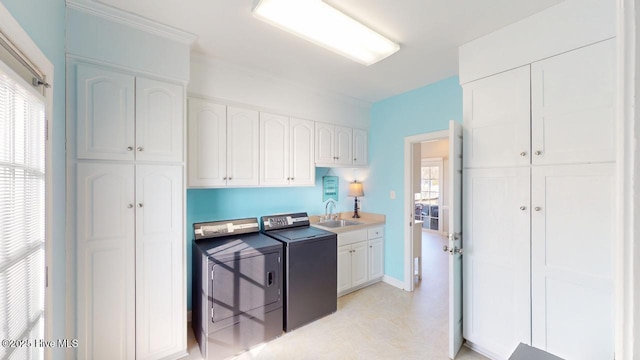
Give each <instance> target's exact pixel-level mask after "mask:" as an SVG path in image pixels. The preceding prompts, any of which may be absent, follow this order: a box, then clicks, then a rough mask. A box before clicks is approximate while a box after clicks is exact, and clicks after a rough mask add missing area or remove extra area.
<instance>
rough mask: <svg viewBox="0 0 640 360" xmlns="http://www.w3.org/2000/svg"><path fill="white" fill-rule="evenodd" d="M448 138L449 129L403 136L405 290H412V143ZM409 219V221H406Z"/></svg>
mask: <svg viewBox="0 0 640 360" xmlns="http://www.w3.org/2000/svg"><path fill="white" fill-rule="evenodd" d="M439 139H449V130H442V131H434V132H430V133H425V134H418V135H412V136H407V137H405V138H404V195H403V197H404V211H403V213H404V218H405V221H403V223H404V225H403V229H404V289H405V290H407V291H413V289H414V287H413V276H412V274H413V266H414V265H413V260H412V259H413V246H412V245H413V243H412V239H411V237H412V235H413V231H412V230H413V227H412V226H410V225H409V224H410V222H413V201H414V200H413V193H412V191H411V189H412V186H411V180H412V176H411V167H412V164H413V162H412V161H411V160H412V157H413V151H412V146H411V145H412V144H414V143H419V142H423V141H428V140H439ZM406 220H409V221H406Z"/></svg>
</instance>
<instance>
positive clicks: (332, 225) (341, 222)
mask: <svg viewBox="0 0 640 360" xmlns="http://www.w3.org/2000/svg"><path fill="white" fill-rule="evenodd" d="M360 224H361V223H359V222H357V221H352V220H329V221H323V222H319V223H318V225H321V226H324V227H328V228H339V227H345V226H353V225H360Z"/></svg>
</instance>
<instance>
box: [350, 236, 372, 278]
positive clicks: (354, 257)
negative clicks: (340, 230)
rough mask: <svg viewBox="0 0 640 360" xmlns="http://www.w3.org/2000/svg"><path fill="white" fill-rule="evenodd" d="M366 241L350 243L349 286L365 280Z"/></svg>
mask: <svg viewBox="0 0 640 360" xmlns="http://www.w3.org/2000/svg"><path fill="white" fill-rule="evenodd" d="M368 260H369V255H368V251H367V242H366V241H363V242H359V243H356V244H353V245H351V286H358V285H361V284H364V283H366V282H367V280H368V278H367V275H368V274H369V265H368V264H367V262H368Z"/></svg>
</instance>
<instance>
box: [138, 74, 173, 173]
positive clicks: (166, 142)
mask: <svg viewBox="0 0 640 360" xmlns="http://www.w3.org/2000/svg"><path fill="white" fill-rule="evenodd" d="M183 103H184V90H183V88H182V86H180V85H175V84H169V83H166V82H161V81H156V80H150V79H145V78H137V79H136V149H135V152H136V160H149V161H174V162H182V161H183V159H182V152H183V137H184V126H183V124H184V109H183Z"/></svg>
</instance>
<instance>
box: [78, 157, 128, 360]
mask: <svg viewBox="0 0 640 360" xmlns="http://www.w3.org/2000/svg"><path fill="white" fill-rule="evenodd" d="M77 184H78V193H77V194H78V198H77V204H78V207H77V211H78V221H77V224H78V228H77V229H78V234H77V239H78V240H77V241H78V244H77V255H76V256H77V281H78V288H77V300H76V303H77V306H78V323H77V324H78V345H79V349H78V358H81V359H105V360H108V359H134V358H135V341H136V337H135V313H136V308H135V296H136V294H135V208H134V201H135V199H134V168H133V165H114V164H104V163H99V164H98V163H80V164H78V165H77Z"/></svg>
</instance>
